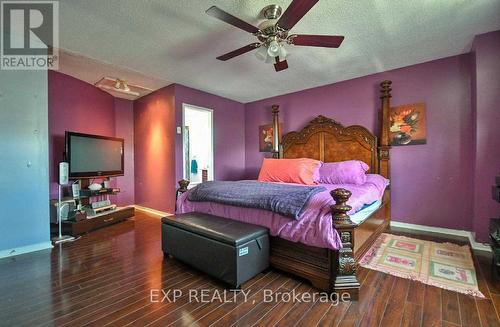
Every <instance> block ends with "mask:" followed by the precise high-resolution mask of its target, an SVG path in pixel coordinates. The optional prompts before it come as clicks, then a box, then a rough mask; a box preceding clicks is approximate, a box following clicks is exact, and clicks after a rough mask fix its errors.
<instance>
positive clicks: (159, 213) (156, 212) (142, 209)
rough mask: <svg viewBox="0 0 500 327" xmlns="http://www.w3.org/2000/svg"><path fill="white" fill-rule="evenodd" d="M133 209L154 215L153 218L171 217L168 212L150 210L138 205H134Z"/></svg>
mask: <svg viewBox="0 0 500 327" xmlns="http://www.w3.org/2000/svg"><path fill="white" fill-rule="evenodd" d="M134 208H135V210H139V211H142V212H146V213H150V214H152V215H155V216H160V217H165V216H172V214H171V213H169V212H166V211H160V210H156V209H151V208H148V207H143V206H140V205H138V204H136V205H134Z"/></svg>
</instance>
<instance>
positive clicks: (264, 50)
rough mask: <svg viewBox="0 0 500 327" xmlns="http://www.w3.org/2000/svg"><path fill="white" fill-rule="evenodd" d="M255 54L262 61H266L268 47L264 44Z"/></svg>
mask: <svg viewBox="0 0 500 327" xmlns="http://www.w3.org/2000/svg"><path fill="white" fill-rule="evenodd" d="M255 56H256V57H257V59H259V60H260V61H266V59H267V47H266V45H265V44H262V45H261V46H260V47H259V49H258V50H257V51H256V52H255Z"/></svg>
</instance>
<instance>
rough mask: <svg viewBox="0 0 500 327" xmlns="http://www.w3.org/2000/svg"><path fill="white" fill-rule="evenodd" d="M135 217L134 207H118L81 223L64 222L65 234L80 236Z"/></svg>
mask: <svg viewBox="0 0 500 327" xmlns="http://www.w3.org/2000/svg"><path fill="white" fill-rule="evenodd" d="M134 215H135V208H134V207H118V208H116V209H115V210H113V211H109V212H105V213H102V214H98V215H95V216H90V217H87V218H86V219H83V220H80V221H72V220H63V221H62V223H63V225H62V227H63V230H64V232H65V233H68V234H70V235H72V236H79V235H82V234H85V233H88V232H91V231H93V230H96V229H99V228H102V227H106V226H109V225H112V224H115V223H118V222H120V221H123V220H125V219H127V218H130V217H133V216H134Z"/></svg>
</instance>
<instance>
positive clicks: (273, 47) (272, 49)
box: [267, 40, 281, 58]
mask: <svg viewBox="0 0 500 327" xmlns="http://www.w3.org/2000/svg"><path fill="white" fill-rule="evenodd" d="M280 48H281V47H280V45H279V43H278V42H277V41H276V40H272V41H271V42H269V45H268V46H267V54H268V55H269V56H270V57H273V58H274V57H277V56H279V54H280Z"/></svg>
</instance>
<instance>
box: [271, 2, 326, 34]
mask: <svg viewBox="0 0 500 327" xmlns="http://www.w3.org/2000/svg"><path fill="white" fill-rule="evenodd" d="M318 1H319V0H293V1H292V3H291V4H290V5H289V6H288V8H286V10H285V12H284V13H283V15H281V17H280V19H278V22H277V23H276V25H278V26H279V27H281V28H283V29H285V30H290V29H291V28H292V27H294V26H295V24H297V23H298V21H299V20H301V19H302V17H304V15H305V14H307V12H308V11H309V10H310V9H311V8H312V7H313V6H314V5H315V4H316V3H317V2H318Z"/></svg>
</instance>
